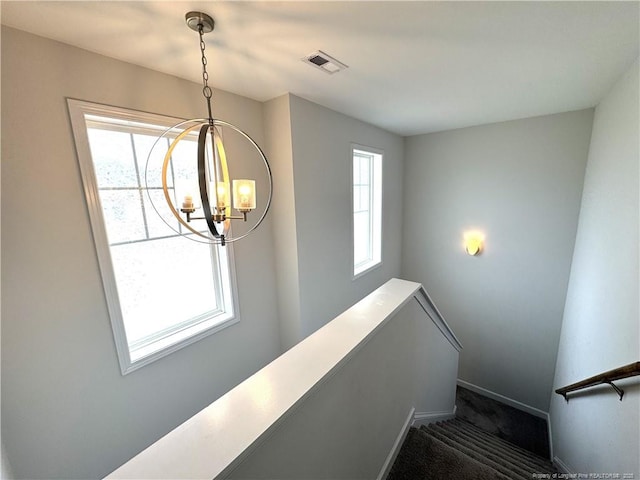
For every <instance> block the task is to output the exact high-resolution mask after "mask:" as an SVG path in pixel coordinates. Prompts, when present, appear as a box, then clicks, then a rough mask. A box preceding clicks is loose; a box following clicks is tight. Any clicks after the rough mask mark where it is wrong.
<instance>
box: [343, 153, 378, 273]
mask: <svg viewBox="0 0 640 480" xmlns="http://www.w3.org/2000/svg"><path fill="white" fill-rule="evenodd" d="M356 152H361V153H362V154H364V155H369V156H372V157H373V158H372V162H371V165H370V172H371V174H370V185H373V187H370V198H371V201H370V203H371V206H372V208H371V209H370V212H372V213H370V215H371V217H372V218H371V220H370V222H369V223H370V227H369V228H370V237H369V239H370V244H371V249H372V250H373V252H372V254H371V255H370V257H369V259H368V260H367V261H366V262H362V263H360V264H358V265H356V264H355V211H354V210H355V199H354V188H355V183H354V182H355V178H354V161H355V156H356ZM350 153H351V155H350V161H349V171H350V176H349V178H350V187H351V213H350V217H351V273H352V280H356V279H358V278H360V277H362V276H363V275H365V274H367V273H369V272H371V271H372V270H375V269H377V268H380V267H381V266H382V243H383V242H382V218H383V205H384V201H383V197H384V188H383V182H384V178H383V176H384V173H383V172H384V150H381V149H378V148H374V147H368V146H365V145H360V144H357V143H352V144H351V148H350ZM376 161H377V163H376ZM376 173H377V175H376Z"/></svg>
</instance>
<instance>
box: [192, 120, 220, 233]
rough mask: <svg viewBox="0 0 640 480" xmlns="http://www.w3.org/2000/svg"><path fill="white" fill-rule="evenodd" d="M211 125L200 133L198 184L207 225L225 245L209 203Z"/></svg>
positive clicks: (204, 126) (204, 127)
mask: <svg viewBox="0 0 640 480" xmlns="http://www.w3.org/2000/svg"><path fill="white" fill-rule="evenodd" d="M210 128H211V126H210V125H209V124H207V125H203V126H202V128H201V129H200V135H198V185H199V187H200V200H202V211H203V213H204V219H205V220H206V221H207V226H208V227H209V231H210V232H211V234H212V235H213V236H214V237H216V238H220V240H221V242H222V244H223V245H224V243H225V241H224V235H221V234H220V233H218V229H217V228H216V224H215V222H214V221H213V214H212V212H211V205H210V204H209V194H208V193H207V171H206V168H205V152H206V142H207V132H208V131H209V129H210Z"/></svg>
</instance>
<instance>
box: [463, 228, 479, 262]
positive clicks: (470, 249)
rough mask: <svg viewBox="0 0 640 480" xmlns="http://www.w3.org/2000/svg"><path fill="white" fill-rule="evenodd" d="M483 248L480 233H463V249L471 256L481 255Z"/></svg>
mask: <svg viewBox="0 0 640 480" xmlns="http://www.w3.org/2000/svg"><path fill="white" fill-rule="evenodd" d="M483 248H484V234H483V233H481V232H476V231H473V232H465V233H464V249H465V251H466V252H467V253H468V254H469V255H471V256H476V255H480V253H482V249H483Z"/></svg>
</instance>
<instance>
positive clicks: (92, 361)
mask: <svg viewBox="0 0 640 480" xmlns="http://www.w3.org/2000/svg"><path fill="white" fill-rule="evenodd" d="M1 61H2V441H3V443H4V446H5V448H6V453H7V456H8V458H9V461H10V462H11V467H12V469H13V473H14V474H15V476H16V477H17V478H31V479H36V478H46V479H50V478H66V479H72V478H82V479H86V478H100V477H102V476H104V475H106V474H107V473H108V472H110V471H112V470H113V469H114V468H116V467H117V466H118V465H120V464H122V463H123V462H124V461H126V460H127V459H129V458H131V457H132V456H133V455H134V454H136V453H137V452H139V451H141V450H142V449H143V448H145V447H146V446H148V445H149V444H151V443H153V442H155V441H156V440H157V439H158V438H160V437H161V436H163V435H164V434H165V433H167V432H168V431H170V430H172V429H173V428H174V427H176V426H177V425H179V424H181V423H182V422H184V421H185V420H186V419H187V418H189V417H191V416H192V415H193V414H194V413H196V412H198V411H199V410H201V409H202V408H203V407H205V406H206V405H208V404H210V403H211V402H212V401H213V400H215V399H216V398H218V397H219V396H220V395H222V394H224V393H225V392H227V391H228V390H229V389H230V388H232V387H233V386H235V385H237V384H238V383H240V382H241V381H242V380H244V379H245V378H247V377H248V376H249V375H251V374H252V373H254V372H255V371H257V370H258V369H260V368H261V367H262V366H264V365H265V364H266V363H268V362H269V361H271V360H272V359H273V358H275V357H276V356H277V355H278V354H279V353H280V349H279V343H280V340H279V338H278V320H277V317H278V315H277V305H276V290H275V285H276V280H275V261H274V259H273V242H272V234H271V220H270V219H269V218H267V220H266V223H265V224H263V225H262V226H261V227H260V229H259V230H258V231H256V234H255V235H252V236H250V237H249V238H247V239H246V241H243V242H239V244H238V245H237V246H236V248H235V253H236V273H237V282H238V288H239V297H240V298H239V304H240V314H241V321H240V322H239V323H238V324H236V325H233V326H232V327H229V328H227V329H225V330H223V331H221V332H219V333H217V334H215V335H212V336H209V337H207V338H206V339H203V340H201V341H199V342H197V343H195V344H193V345H190V346H189V347H187V348H184V349H182V350H180V351H178V352H175V353H172V354H171V355H169V356H167V357H164V358H162V359H161V360H159V361H156V362H154V363H153V364H151V365H147V366H145V367H143V368H141V369H140V370H137V371H135V372H133V373H131V374H129V375H127V376H124V377H123V376H122V375H121V373H120V369H119V366H118V359H117V357H116V351H115V345H114V340H113V335H112V332H111V325H110V322H109V317H108V312H107V307H106V303H105V298H104V292H103V289H102V284H101V279H100V273H99V270H98V263H97V258H96V252H95V247H94V243H93V240H92V237H91V227H90V224H89V217H88V212H87V206H86V204H85V200H84V194H83V189H82V182H81V177H80V170H79V167H78V162H77V160H76V154H75V148H74V142H73V136H72V132H71V126H70V123H69V116H68V112H67V107H66V99H65V97H73V98H77V99H81V100H87V101H92V102H97V103H103V104H109V105H115V106H120V107H125V108H131V109H136V110H143V111H148V112H154V113H159V114H166V115H171V116H179V117H184V118H194V117H196V118H200V117H202V116H203V115H205V114H206V107H205V103H204V99H203V98H202V94H201V87H200V86H199V85H197V84H195V83H191V82H187V81H184V80H181V79H178V78H176V77H172V76H168V75H164V74H160V73H157V72H153V71H150V70H146V69H144V68H141V67H137V66H134V65H131V64H128V63H124V62H120V61H117V60H113V59H110V58H107V57H103V56H100V55H96V54H94V53H90V52H87V51H85V50H80V49H77V48H73V47H70V46H68V45H64V44H61V43H57V42H54V41H51V40H46V39H44V38H41V37H36V36H34V35H30V34H27V33H24V32H21V31H18V30H14V29H11V28H5V27H3V28H2V55H1ZM214 105H215V113H216V116H219V117H220V118H222V119H224V120H227V121H230V122H232V123H234V124H236V125H239V126H241V127H242V128H243V129H245V130H246V131H248V132H249V133H250V135H252V136H253V137H254V138H255V139H256V140H257V141H258V143H262V142H263V138H264V135H263V123H262V105H261V104H260V103H259V102H256V101H253V100H250V99H247V98H243V97H239V96H236V95H232V94H229V93H226V92H222V91H218V90H217V91H216V93H215V104H214ZM227 149H228V154H229V155H230V156H232V155H233V154H234V151H235V152H237V151H238V150H237V149H235V147H234V145H227ZM185 241H187V240H185ZM179 281H184V279H180V280H179ZM186 300H188V299H186Z"/></svg>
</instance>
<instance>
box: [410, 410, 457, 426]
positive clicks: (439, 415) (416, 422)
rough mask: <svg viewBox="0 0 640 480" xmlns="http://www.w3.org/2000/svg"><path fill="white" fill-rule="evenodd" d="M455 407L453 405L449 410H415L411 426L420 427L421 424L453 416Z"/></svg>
mask: <svg viewBox="0 0 640 480" xmlns="http://www.w3.org/2000/svg"><path fill="white" fill-rule="evenodd" d="M456 408H457V407H453V410H452V411H450V412H416V414H415V415H414V417H413V426H416V427H421V426H422V425H429V424H430V423H436V422H442V421H444V420H450V419H452V418H455V416H456Z"/></svg>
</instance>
